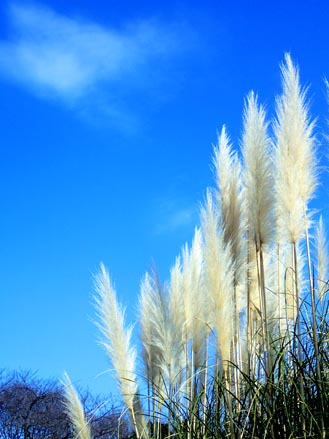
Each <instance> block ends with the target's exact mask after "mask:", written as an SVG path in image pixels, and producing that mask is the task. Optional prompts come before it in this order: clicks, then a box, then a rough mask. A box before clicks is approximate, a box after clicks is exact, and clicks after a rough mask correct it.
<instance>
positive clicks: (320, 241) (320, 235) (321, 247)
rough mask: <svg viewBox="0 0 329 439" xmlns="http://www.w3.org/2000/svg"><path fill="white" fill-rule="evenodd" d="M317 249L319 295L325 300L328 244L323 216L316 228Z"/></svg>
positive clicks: (328, 260)
mask: <svg viewBox="0 0 329 439" xmlns="http://www.w3.org/2000/svg"><path fill="white" fill-rule="evenodd" d="M315 241H316V251H317V271H318V295H319V299H320V300H321V301H323V298H324V295H325V293H326V292H327V290H328V285H327V282H328V262H329V257H328V245H327V240H326V233H325V228H324V224H323V219H322V216H320V219H319V222H318V225H317V228H316V235H315Z"/></svg>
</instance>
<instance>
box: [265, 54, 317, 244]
mask: <svg viewBox="0 0 329 439" xmlns="http://www.w3.org/2000/svg"><path fill="white" fill-rule="evenodd" d="M281 72H282V85H283V94H282V96H281V97H279V98H278V99H277V119H276V122H275V124H274V132H275V137H276V147H275V160H276V180H275V181H276V220H277V233H278V240H279V241H280V242H282V241H286V240H288V241H289V242H292V243H296V242H297V241H298V239H299V238H301V237H303V236H304V234H305V230H306V228H307V227H308V224H307V222H308V220H309V218H308V217H309V213H308V212H307V204H308V202H309V200H310V198H311V197H312V195H313V193H314V191H315V188H316V186H317V176H316V170H317V160H316V157H315V139H314V136H313V129H314V121H311V120H310V118H309V115H308V104H307V102H306V90H305V89H301V87H300V84H299V72H298V69H297V67H296V66H295V65H294V64H293V62H292V60H291V57H290V55H289V54H286V55H285V63H284V64H283V65H282V66H281Z"/></svg>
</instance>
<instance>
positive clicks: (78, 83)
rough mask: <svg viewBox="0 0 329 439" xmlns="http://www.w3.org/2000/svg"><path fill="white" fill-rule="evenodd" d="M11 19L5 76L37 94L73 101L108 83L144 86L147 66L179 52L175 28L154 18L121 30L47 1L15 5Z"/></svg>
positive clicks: (0, 64)
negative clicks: (46, 4) (61, 11)
mask: <svg viewBox="0 0 329 439" xmlns="http://www.w3.org/2000/svg"><path fill="white" fill-rule="evenodd" d="M8 24H9V29H10V30H9V34H8V35H7V38H6V39H3V40H2V41H0V75H1V76H2V77H5V78H7V79H9V80H12V81H14V82H17V83H19V84H21V85H23V86H25V87H26V88H28V89H29V90H30V91H32V92H34V93H35V94H37V95H38V96H40V95H41V96H43V97H50V98H59V99H62V100H64V101H68V102H75V101H76V100H77V99H79V98H83V97H85V96H87V95H89V94H90V93H92V92H94V91H97V90H98V89H100V88H101V87H102V85H104V84H110V85H112V86H113V85H115V87H120V86H123V87H124V86H125V85H127V84H130V85H131V83H133V84H134V83H136V86H140V82H141V81H142V78H143V76H144V74H145V72H146V71H148V72H150V71H151V70H153V69H152V67H153V66H154V65H155V64H156V63H158V62H160V63H161V62H165V60H166V59H168V57H169V58H170V57H171V56H172V55H173V54H174V53H175V52H177V45H175V44H174V42H175V41H177V34H176V30H174V27H171V28H170V26H169V27H166V26H164V25H163V24H161V23H159V22H156V21H154V20H153V21H152V20H149V21H143V22H136V23H130V24H128V25H127V26H125V27H123V28H120V30H118V29H114V28H110V27H104V26H101V25H99V24H97V23H93V22H90V21H89V22H88V21H85V20H81V19H73V18H69V17H66V16H64V15H60V14H59V13H57V12H55V11H53V10H51V9H49V8H46V7H44V6H36V5H29V6H26V5H23V4H12V5H11V6H10V7H9V9H8ZM137 84H138V85H137ZM145 87H146V84H145Z"/></svg>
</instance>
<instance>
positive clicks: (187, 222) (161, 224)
mask: <svg viewBox="0 0 329 439" xmlns="http://www.w3.org/2000/svg"><path fill="white" fill-rule="evenodd" d="M157 204H158V203H157ZM197 219H198V212H197V208H196V206H191V205H187V204H186V203H183V202H182V200H174V199H172V200H170V201H169V199H167V200H162V202H160V203H159V204H158V209H157V214H156V218H155V219H154V221H155V226H154V232H155V233H156V234H160V235H162V234H167V233H173V232H176V231H179V230H181V229H183V228H187V227H192V226H193V227H194V226H195V225H196V224H197Z"/></svg>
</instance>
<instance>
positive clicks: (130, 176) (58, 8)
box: [0, 0, 329, 393]
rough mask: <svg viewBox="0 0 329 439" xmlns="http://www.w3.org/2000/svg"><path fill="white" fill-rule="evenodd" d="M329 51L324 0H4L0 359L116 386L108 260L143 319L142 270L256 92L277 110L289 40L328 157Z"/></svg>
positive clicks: (199, 196)
mask: <svg viewBox="0 0 329 439" xmlns="http://www.w3.org/2000/svg"><path fill="white" fill-rule="evenodd" d="M328 48H329V3H328V1H327V0H319V1H316V0H314V1H311V0H308V1H306V0H305V1H298V0H295V1H292V0H285V1H284V0H276V1H269V2H267V1H264V0H262V1H258V0H257V1H251V0H249V1H221V0H219V1H213V2H210V1H207V0H204V1H202V2H200V1H187V0H182V1H171V0H166V1H163V2H161V1H160V2H155V1H147V0H139V1H138V2H137V1H136V2H134V1H125V0H122V1H121V2H118V1H112V0H107V1H98V0H94V1H90V0H70V1H67V0H45V1H40V2H26V1H19V2H12V1H9V0H8V1H7V0H2V1H1V3H0V96H1V99H0V132H1V142H0V208H1V215H0V368H6V369H18V368H20V369H23V370H33V371H37V372H38V374H39V376H40V377H45V378H47V377H53V378H61V377H62V376H63V372H64V370H66V371H67V372H68V373H69V375H70V377H71V379H72V381H73V382H74V383H75V384H77V385H78V386H82V387H86V386H89V387H90V389H91V390H93V391H94V392H96V393H97V392H104V393H106V392H108V391H113V382H112V381H111V380H110V379H109V377H108V376H102V377H98V375H99V374H101V373H102V372H104V371H105V370H106V369H108V368H109V363H108V362H107V359H106V355H105V353H104V351H103V349H102V348H101V347H100V346H99V345H98V344H97V337H98V332H97V330H96V328H95V326H94V324H93V322H92V320H93V318H94V309H93V305H92V290H93V287H92V285H93V279H92V277H93V273H95V271H96V270H97V268H98V266H99V263H100V261H103V262H104V263H105V265H106V266H107V267H108V269H109V271H110V273H111V275H112V278H113V280H114V283H115V285H116V289H117V292H118V296H119V298H120V301H121V302H122V303H123V304H125V305H127V306H128V307H129V308H128V311H127V316H128V319H129V321H134V319H135V314H136V307H137V296H138V293H139V284H140V280H141V278H142V276H143V275H144V273H145V271H146V270H148V269H149V268H150V267H151V265H152V261H153V260H154V261H155V263H156V265H157V266H158V269H159V272H160V275H161V277H162V279H163V280H166V279H167V278H168V277H169V269H170V266H171V265H172V264H173V263H174V260H175V257H176V255H177V254H178V253H179V251H180V248H181V246H182V245H183V244H184V243H185V242H186V241H190V240H191V238H192V235H193V230H194V227H195V225H196V224H198V209H199V204H200V202H201V201H202V200H203V197H204V194H205V189H206V187H207V186H209V185H211V184H212V181H213V180H212V173H211V169H210V161H211V155H212V145H213V144H214V143H215V142H216V137H217V131H218V130H220V128H221V126H222V124H224V123H225V124H226V126H227V130H228V132H229V134H230V136H231V139H232V141H233V142H234V144H235V145H236V146H237V147H238V146H239V142H240V138H241V125H242V124H241V112H242V109H243V103H244V98H245V96H246V94H247V93H248V92H249V91H250V90H251V89H254V90H255V91H256V92H257V93H258V94H259V99H260V101H261V102H263V103H264V104H265V106H266V108H267V110H268V114H269V118H270V117H271V116H273V112H274V98H275V96H276V95H278V94H279V93H280V71H279V63H280V62H281V61H282V60H283V56H284V53H285V52H286V51H289V52H290V53H291V55H292V58H293V59H294V60H295V61H296V62H297V63H298V64H299V66H300V71H301V79H302V82H303V83H304V84H306V85H309V86H310V89H309V97H310V99H311V108H312V115H313V116H314V117H318V123H317V136H318V138H319V140H320V146H319V152H320V153H321V154H322V155H325V154H327V151H328V148H327V144H326V142H325V141H324V135H325V134H328V132H329V129H328V125H327V119H328V108H329V107H328V105H327V101H326V99H327V98H326V89H325V85H324V82H323V78H324V77H325V76H329V49H328ZM321 191H322V195H320V196H319V198H318V201H317V202H316V203H315V207H318V205H319V200H323V196H324V195H323V194H324V193H326V192H327V188H326V184H324V186H323V187H322V188H321V190H320V194H321ZM322 213H323V214H324V215H325V216H326V215H327V213H328V209H327V205H326V203H324V208H323V211H322Z"/></svg>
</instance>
